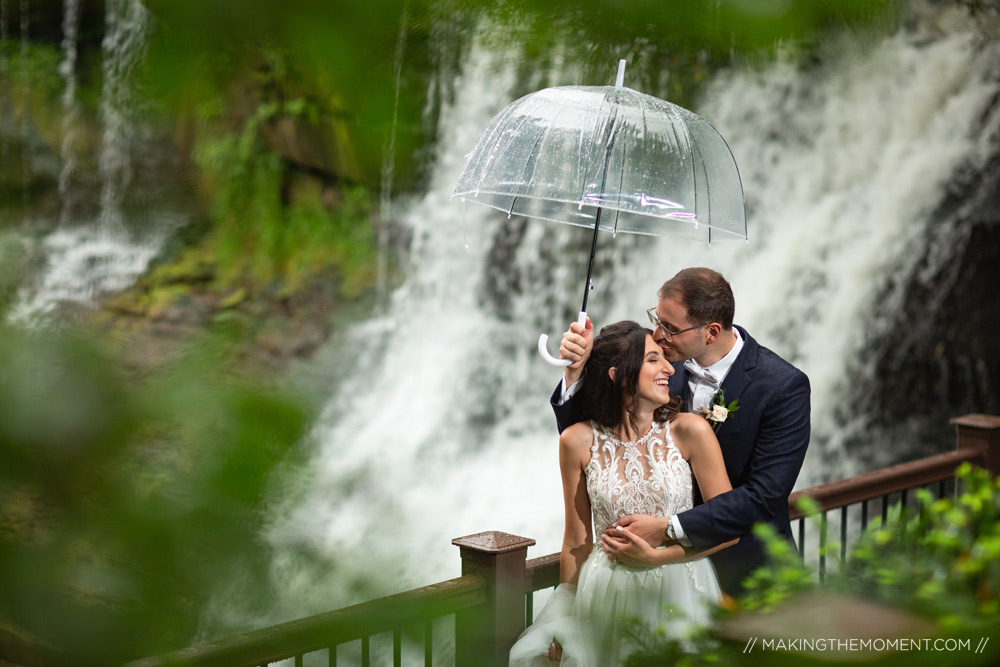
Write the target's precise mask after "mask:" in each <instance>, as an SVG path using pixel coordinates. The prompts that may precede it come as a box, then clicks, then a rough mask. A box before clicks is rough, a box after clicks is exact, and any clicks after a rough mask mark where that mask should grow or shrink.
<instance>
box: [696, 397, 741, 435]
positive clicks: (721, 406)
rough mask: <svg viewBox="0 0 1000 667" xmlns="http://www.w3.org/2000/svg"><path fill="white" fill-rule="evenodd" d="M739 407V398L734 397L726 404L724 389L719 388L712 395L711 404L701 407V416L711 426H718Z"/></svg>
mask: <svg viewBox="0 0 1000 667" xmlns="http://www.w3.org/2000/svg"><path fill="white" fill-rule="evenodd" d="M739 409H740V399H738V398H737V399H735V400H733V401H731V402H730V403H729V404H726V390H725V389H720V390H719V391H717V392H715V396H713V397H712V404H711V405H709V406H708V407H707V408H702V409H701V416H702V417H704V418H705V419H707V420H708V423H709V424H711V425H712V428H719V424H721V423H722V422H724V421H726V420H727V419H728V418H729V415H731V414H733V413H734V412H736V411H737V410H739Z"/></svg>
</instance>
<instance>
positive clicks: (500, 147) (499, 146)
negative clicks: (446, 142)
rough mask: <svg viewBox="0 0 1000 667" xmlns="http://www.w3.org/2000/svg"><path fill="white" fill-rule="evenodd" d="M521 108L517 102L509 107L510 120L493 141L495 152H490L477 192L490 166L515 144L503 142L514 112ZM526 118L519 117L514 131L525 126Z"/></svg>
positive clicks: (504, 124) (523, 116) (508, 141)
mask: <svg viewBox="0 0 1000 667" xmlns="http://www.w3.org/2000/svg"><path fill="white" fill-rule="evenodd" d="M528 101H530V100H528ZM520 106H521V105H519V104H517V103H516V102H515V103H513V104H511V105H509V106H508V107H507V116H508V118H507V119H506V120H504V123H503V127H501V128H500V130H499V131H498V132H497V133H496V139H494V141H493V150H491V151H490V156H489V158H488V159H487V160H486V164H485V165H483V170H482V174H481V175H480V177H479V183H477V184H476V191H477V192H478V191H479V188H480V186H482V184H483V179H485V178H486V174H487V173H489V171H490V170H489V166H490V164H491V163H493V162H494V161H499V158H501V157H503V155H504V154H505V153H506V152H507V149H508V148H509V147H510V146H511V145H512V144H513V143H514V142H513V141H510V140H509V139H508V140H507V141H506V142H502V141H501V140H502V139H503V136H504V134H505V133H506V131H507V127H508V126H509V125H510V124H511V121H512V119H513V117H514V111H515V110H516V109H517V108H518V107H520ZM526 118H527V116H526V115H524V114H522V115H520V116H518V117H517V122H518V124H517V126H516V127H515V128H514V129H515V130H517V129H518V128H520V126H521V125H522V124H524V122H525V120H526Z"/></svg>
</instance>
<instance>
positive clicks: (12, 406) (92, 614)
mask: <svg viewBox="0 0 1000 667" xmlns="http://www.w3.org/2000/svg"><path fill="white" fill-rule="evenodd" d="M224 349H225V347H224V346H222V347H220V346H217V345H214V344H210V343H209V344H206V345H205V346H204V347H201V348H199V349H197V350H195V351H193V352H192V354H191V355H190V357H189V358H188V359H187V360H186V361H184V362H183V363H180V364H178V365H177V366H176V367H174V368H173V369H171V370H170V371H168V372H163V373H160V374H157V375H156V376H155V377H154V376H150V377H146V378H145V379H144V381H143V382H142V383H141V384H140V385H139V386H136V383H135V380H134V379H128V378H126V377H123V376H122V375H121V374H120V373H119V372H118V371H117V370H116V369H117V368H118V365H117V364H116V362H115V360H114V357H113V355H110V354H108V353H107V352H106V351H104V350H102V349H101V348H100V346H98V345H97V344H96V343H95V342H94V341H92V340H90V339H88V338H86V337H84V336H82V335H79V334H76V333H73V332H64V333H40V332H34V333H32V334H30V335H29V334H25V333H23V332H21V331H17V330H14V329H10V328H4V330H3V331H2V333H0V367H2V368H3V369H4V373H3V375H2V377H0V601H2V602H0V627H3V628H4V629H6V630H8V631H9V632H13V633H14V634H15V635H18V636H20V637H21V638H23V639H24V640H25V641H27V642H30V643H32V644H35V645H36V646H39V647H41V651H42V653H43V654H48V655H52V656H54V657H53V658H52V660H54V661H55V662H57V663H63V662H66V663H67V664H68V663H72V664H81V665H86V664H95V665H97V664H100V665H105V664H120V663H121V662H122V661H124V660H126V659H130V658H135V657H139V656H142V655H149V654H154V653H159V652H162V651H164V650H166V649H171V648H176V647H177V646H181V645H184V644H186V643H188V642H190V640H191V638H192V637H193V635H194V634H195V632H196V629H197V622H198V613H199V612H200V610H201V609H202V608H203V607H204V605H205V603H206V601H207V599H208V598H209V596H210V595H211V593H212V591H213V586H214V584H215V583H216V582H218V581H221V580H223V579H224V575H225V574H226V573H227V572H229V571H231V569H232V568H233V567H234V565H236V564H239V565H240V567H243V568H245V567H247V566H248V563H249V565H250V567H251V570H252V571H253V568H254V567H257V568H262V567H263V563H262V562H258V563H257V565H256V566H254V562H255V557H254V555H255V554H259V553H261V548H260V545H259V544H258V543H257V540H258V538H257V535H258V529H259V527H260V523H261V521H262V516H261V513H260V511H259V510H260V506H261V502H262V499H263V498H264V495H265V493H266V490H267V487H268V480H269V478H270V475H271V474H272V470H273V469H274V468H275V466H276V465H277V464H278V463H279V462H280V461H281V460H282V459H283V458H285V457H286V454H287V453H288V452H289V449H290V447H292V446H293V445H294V444H295V443H296V442H297V441H298V439H299V437H300V435H301V433H302V431H303V429H304V427H305V420H306V413H305V410H304V408H303V407H302V403H301V402H300V401H299V400H298V399H295V398H293V397H291V396H289V395H284V394H279V393H277V392H274V391H272V390H270V389H268V388H266V387H263V386H260V385H257V384H255V383H253V382H251V381H250V380H248V379H245V378H240V377H238V376H236V375H234V374H232V373H229V372H228V371H227V369H226V365H225V364H224V363H223V362H222V361H220V359H221V358H222V357H221V351H222V350H224ZM256 571H257V573H258V574H260V570H259V569H258V570H256Z"/></svg>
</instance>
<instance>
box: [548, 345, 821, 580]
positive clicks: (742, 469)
mask: <svg viewBox="0 0 1000 667" xmlns="http://www.w3.org/2000/svg"><path fill="white" fill-rule="evenodd" d="M736 328H737V329H739V332H740V335H741V336H742V337H743V341H744V343H743V349H742V350H741V351H740V354H739V356H737V357H736V361H735V362H734V363H733V365H732V366H731V367H730V369H729V373H728V374H727V375H726V378H725V380H724V381H723V382H722V389H723V390H724V391H725V400H726V403H727V404H728V403H730V402H731V401H734V400H736V399H739V401H740V402H739V410H738V411H736V412H734V413H732V414H730V415H729V418H728V419H726V421H725V422H723V423H722V424H720V425H719V426H718V427H717V429H716V431H715V434H716V436H717V437H718V438H719V445H720V446H721V448H722V456H723V458H724V459H725V462H726V472H727V473H729V480H730V482H732V485H733V490H732V491H729V492H727V493H723V494H720V495H718V496H716V497H715V498H712V499H711V500H710V501H708V502H705V503H703V502H701V497H700V494H699V493H698V492H697V490H696V495H695V503H696V504H695V507H694V508H693V509H691V510H688V511H687V512H682V513H681V514H679V515H678V518H679V520H680V522H681V526H682V527H683V528H684V533H685V534H686V535H687V537H688V538H689V539H690V540H691V543H692V544H693V545H694V546H695V547H696V548H698V549H707V548H709V547H712V546H714V545H716V544H719V543H720V542H724V541H726V540H730V539H732V538H734V537H739V538H740V541H739V542H738V543H737V544H736V545H734V546H732V547H729V548H727V549H723V550H722V551H720V552H718V553H716V554H714V555H713V556H712V557H711V558H712V562H713V563H714V564H715V567H716V570H717V571H718V574H719V583H720V584H721V586H722V588H723V590H725V591H726V592H727V593H730V594H731V595H739V594H740V593H742V590H743V589H742V585H741V582H742V581H743V579H744V578H745V577H746V576H747V575H748V574H749V573H750V572H752V571H753V570H754V569H756V568H757V567H758V566H760V565H761V564H763V562H764V559H765V554H764V549H763V545H762V544H761V542H760V541H759V540H758V539H757V538H756V537H754V535H753V534H752V533H751V532H750V531H751V529H752V528H753V526H754V524H756V523H758V522H763V523H768V524H770V525H771V526H772V527H773V528H774V529H775V531H776V532H777V533H778V534H779V535H782V536H784V537H786V538H787V539H789V540H791V539H792V530H791V526H790V524H789V520H788V496H789V494H790V493H791V492H792V488H793V487H794V486H795V480H796V478H797V477H798V474H799V470H800V469H801V467H802V461H803V459H804V458H805V455H806V447H807V446H808V445H809V410H810V408H809V379H808V378H807V377H806V375H805V374H804V373H803V372H802V371H800V370H798V369H797V368H795V367H794V366H792V365H791V364H790V363H788V362H787V361H785V360H784V359H782V358H781V357H779V356H778V355H777V354H775V353H774V352H772V351H771V350H769V349H767V348H766V347H761V346H760V345H758V344H757V341H755V340H754V339H753V338H751V337H750V335H749V334H748V333H747V332H746V330H744V329H742V328H740V327H736ZM670 393H671V394H673V395H680V396H682V397H684V402H685V404H689V403H690V395H689V391H688V373H687V371H686V370H685V369H684V364H683V363H679V364H675V373H674V375H673V376H672V377H671V378H670ZM578 396H579V394H576V395H575V396H574V397H573V398H570V399H569V400H568V401H566V403H565V404H563V405H557V403H558V402H559V400H560V399H561V395H560V389H559V388H558V387H557V388H556V391H555V393H554V394H553V396H552V409H553V410H554V411H555V413H556V422H557V423H558V426H559V432H560V433H561V432H562V431H563V429H565V428H567V427H568V426H570V425H572V424H575V423H576V422H579V421H583V420H585V419H588V418H589V415H586V414H583V405H582V403H583V401H582V400H574V399H575V398H577V397H578Z"/></svg>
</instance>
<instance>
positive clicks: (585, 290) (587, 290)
mask: <svg viewBox="0 0 1000 667" xmlns="http://www.w3.org/2000/svg"><path fill="white" fill-rule="evenodd" d="M601 211H602V209H601V208H600V207H598V209H597V218H596V219H595V220H594V240H593V241H591V242H590V264H589V265H588V266H587V282H586V283H585V284H584V286H583V307H582V308H580V312H582V313H585V312H587V297H589V296H590V278H591V276H593V275H594V256H595V255H596V254H597V232H598V230H599V229H600V228H601Z"/></svg>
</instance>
